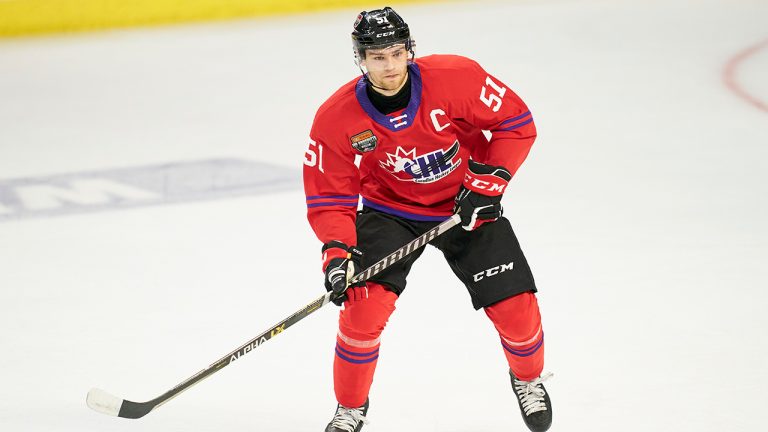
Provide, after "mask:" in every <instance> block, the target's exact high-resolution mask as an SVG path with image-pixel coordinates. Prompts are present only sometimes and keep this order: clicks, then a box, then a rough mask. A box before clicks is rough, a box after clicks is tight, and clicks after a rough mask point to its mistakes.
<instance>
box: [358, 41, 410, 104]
mask: <svg viewBox="0 0 768 432" xmlns="http://www.w3.org/2000/svg"><path fill="white" fill-rule="evenodd" d="M362 65H363V66H365V68H366V69H367V70H368V79H370V80H371V82H373V84H374V85H375V86H377V87H381V88H382V89H385V90H386V91H387V92H392V93H393V94H394V93H395V92H397V91H398V90H400V88H401V87H402V86H403V84H405V81H406V78H408V51H406V50H405V44H399V45H393V46H391V47H387V48H384V49H371V50H365V60H363V62H362Z"/></svg>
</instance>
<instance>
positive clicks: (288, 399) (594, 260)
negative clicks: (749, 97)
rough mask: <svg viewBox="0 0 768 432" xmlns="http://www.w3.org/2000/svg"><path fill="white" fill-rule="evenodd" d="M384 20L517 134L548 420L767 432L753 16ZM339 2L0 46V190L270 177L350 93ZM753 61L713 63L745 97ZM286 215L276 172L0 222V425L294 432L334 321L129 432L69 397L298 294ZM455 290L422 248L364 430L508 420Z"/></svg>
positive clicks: (313, 413) (443, 268)
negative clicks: (235, 174)
mask: <svg viewBox="0 0 768 432" xmlns="http://www.w3.org/2000/svg"><path fill="white" fill-rule="evenodd" d="M376 6H381V5H376ZM398 9H399V10H400V11H401V13H402V14H403V15H404V16H405V17H406V18H407V19H408V21H409V23H410V24H411V26H412V28H413V32H414V36H415V37H416V38H417V41H418V52H419V54H422V55H424V54H430V53H448V52H450V53H458V54H464V55H467V56H470V57H473V58H475V59H476V60H478V61H479V62H480V63H481V64H483V65H484V66H485V67H486V69H487V70H489V71H490V72H492V73H493V74H494V75H496V76H498V77H499V78H501V79H502V80H504V81H505V82H506V83H507V84H508V85H509V86H511V87H512V88H514V89H515V90H516V91H517V92H518V93H519V94H520V95H521V96H522V97H523V98H524V99H525V100H526V101H527V103H528V104H529V106H530V108H531V110H532V112H533V113H534V116H535V118H536V121H537V125H538V129H539V133H540V137H539V139H538V140H537V142H536V144H535V146H534V149H533V151H532V153H531V155H530V157H529V159H528V160H527V162H526V163H525V165H524V166H523V167H522V169H521V170H520V171H519V173H518V175H517V176H516V178H515V180H514V181H513V185H512V187H511V189H510V190H509V192H508V193H507V195H506V196H505V208H506V209H507V215H508V216H509V218H510V219H511V220H512V222H513V225H514V226H515V228H516V231H517V233H518V236H519V238H520V241H521V243H522V245H523V248H524V250H525V252H526V254H527V256H528V258H529V261H530V262H531V265H532V267H533V271H534V274H535V277H536V280H537V284H538V286H539V288H540V295H539V299H540V304H541V309H542V313H543V318H544V326H545V331H546V340H547V345H546V350H547V356H546V358H547V360H546V370H548V371H552V372H554V373H555V377H554V378H553V379H551V380H550V381H549V382H548V384H547V387H548V389H549V390H550V393H551V394H552V398H553V403H554V414H555V422H554V426H553V428H552V430H553V431H570V432H581V431H585V432H586V431H590V432H592V431H625V432H631V431H638V432H639V431H643V432H646V431H649V430H661V431H697V432H704V431H713V432H714V431H717V432H721V431H750V432H751V431H761V430H765V428H766V423H768V414H766V410H765V409H764V405H765V402H766V400H767V399H766V397H765V394H766V393H765V389H766V388H767V387H768V372H767V369H766V367H765V364H766V355H767V354H768V337H766V332H767V331H768V314H766V307H768V293H767V292H766V291H767V290H768V284H767V283H766V281H767V280H768V270H766V264H765V261H766V259H767V258H768V247H767V245H768V229H766V226H767V225H768V211H767V210H768V204H767V203H766V196H768V193H767V192H768V191H767V189H768V174H767V173H766V168H765V162H766V160H767V159H768V113H766V112H763V111H760V110H759V109H757V108H755V107H754V106H752V105H750V104H748V103H746V102H745V101H743V100H742V99H740V98H739V97H737V96H736V95H734V94H733V93H732V92H730V91H729V90H728V89H727V88H726V87H725V86H724V85H723V83H722V79H721V74H722V71H723V69H724V67H725V65H726V63H727V62H728V61H729V60H730V59H731V58H733V57H734V56H735V55H736V54H737V53H738V52H740V51H741V50H743V49H745V48H746V47H749V46H752V45H754V44H756V43H758V42H759V41H761V40H764V39H765V38H767V37H768V27H766V17H768V3H767V2H765V1H763V0H760V1H757V0H753V1H749V0H743V1H739V2H730V1H725V0H719V1H715V0H707V1H693V0H670V1H659V0H651V1H642V2H641V1H597V0H584V1H566V0H562V1H536V2H533V1H521V2H501V1H498V2H476V3H453V4H447V5H435V4H432V5H421V6H412V7H400V8H398ZM357 12H358V11H357V10H356V9H355V10H346V11H341V12H332V13H322V14H317V15H311V16H309V15H307V16H301V17H291V18H280V19H273V20H244V21H237V22H234V23H223V24H213V25H194V26H179V27H170V28H163V29H151V30H140V31H116V32H104V33H96V34H87V35H78V36H68V37H44V38H33V39H20V40H6V41H1V42H0V178H3V179H11V178H19V177H28V176H46V175H51V174H57V173H67V172H76V171H87V170H102V169H109V168H118V167H131V166H141V165H146V164H157V163H166V162H175V161H184V160H199V159H207V158H218V157H238V158H245V159H252V160H257V161H265V162H271V163H276V164H279V165H283V166H286V167H293V168H296V169H297V170H298V169H299V168H300V166H301V161H302V159H303V152H304V147H305V142H306V135H307V133H308V130H309V127H310V123H311V120H312V117H313V114H314V111H315V109H316V108H317V106H318V105H319V104H320V103H321V102H322V101H323V100H324V99H325V98H326V97H327V96H328V95H330V93H331V92H332V91H333V90H335V89H336V88H337V87H338V86H340V85H341V84H342V83H344V82H346V81H347V80H348V79H351V78H352V77H353V76H355V73H356V70H355V68H354V65H353V63H352V58H351V50H350V47H349V36H348V32H349V30H350V28H351V23H352V21H353V20H354V16H355V14H356V13H357ZM765 54H766V53H765V52H763V53H761V54H760V55H757V54H756V55H755V56H753V57H751V58H750V59H748V61H746V60H745V61H744V63H743V65H742V69H741V70H740V72H739V73H740V76H741V77H742V79H743V80H744V83H745V84H746V85H749V86H750V88H751V89H752V91H754V92H757V94H756V96H757V97H760V98H762V100H763V101H766V100H768V94H766V93H765V91H766V87H765V82H766V78H765V77H767V76H768V56H767V55H765ZM760 92H762V94H759V93H760ZM305 210H306V208H305V203H304V197H303V194H302V191H301V185H300V184H299V183H298V180H297V184H296V188H295V189H294V190H293V191H290V192H281V193H277V194H272V195H263V196H253V197H239V198H233V199H227V200H218V201H207V202H194V203H184V204H175V205H168V206H157V207H148V208H141V209H132V210H124V211H112V212H98V213H90V214H80V215H71V216H66V217H55V218H38V219H26V220H19V221H10V222H4V223H0V430H3V431H32V432H42V431H58V432H66V431H77V432H81V431H86V430H88V431H131V432H144V431H163V432H167V431H185V432H188V431H222V430H234V429H237V430H251V431H267V430H269V431H276V432H277V431H279V432H286V431H319V430H322V428H323V427H324V425H325V423H326V422H327V421H328V420H329V417H330V415H331V414H332V412H333V409H334V407H335V403H334V401H333V393H332V381H331V365H332V361H333V344H334V338H335V328H336V324H335V320H336V311H335V310H334V309H333V308H334V307H333V306H327V307H326V309H323V310H321V311H319V312H317V313H316V314H314V315H313V316H311V317H310V318H307V319H306V320H305V321H303V322H301V323H300V324H298V325H297V326H296V327H293V328H291V329H290V330H288V331H286V333H285V334H283V335H281V336H280V337H279V338H276V339H275V340H273V341H271V342H269V343H268V344H265V345H263V346H261V347H259V348H258V350H257V351H256V352H254V353H252V354H249V355H248V356H246V357H244V358H243V359H241V360H240V361H238V362H237V363H235V364H233V365H231V366H230V367H228V368H227V369H226V370H224V371H221V372H220V373H217V374H215V375H214V376H213V377H211V378H210V379H208V380H206V381H205V382H203V383H201V384H200V385H198V386H196V387H193V388H192V389H190V390H189V391H187V392H186V393H184V394H183V395H181V396H180V397H178V398H177V399H174V400H173V401H171V402H170V403H168V404H167V405H165V406H163V407H162V408H160V409H158V410H156V411H154V412H152V413H151V414H150V415H148V416H147V417H145V418H143V419H141V420H135V421H134V420H123V419H117V418H114V417H108V416H103V415H98V414H97V413H94V412H93V411H91V410H89V409H88V408H87V407H86V404H85V395H86V392H87V391H88V389H90V388H91V387H94V386H97V387H100V388H104V389H106V390H108V391H109V392H111V393H113V394H115V395H117V396H119V397H122V398H126V399H130V400H134V401H144V400H148V399H151V398H153V397H155V396H157V395H159V394H161V393H162V392H164V391H166V390H168V389H170V388H171V387H173V386H174V385H176V384H177V383H178V382H180V381H182V380H183V379H185V378H187V377H188V376H190V375H192V374H194V373H195V372H197V371H198V370H200V369H202V368H204V367H205V366H207V365H208V364H210V363H211V362H213V361H214V360H216V359H217V358H219V357H220V356H222V355H224V354H226V353H227V352H229V351H230V350H232V349H233V348H235V347H237V346H238V345H240V344H241V343H243V342H245V341H247V340H248V339H250V338H251V337H253V336H255V335H256V334H258V333H260V332H261V331H263V330H265V329H266V328H268V327H269V326H271V325H272V324H274V323H275V322H276V321H278V320H280V319H281V318H283V317H284V316H286V315H288V314H290V313H291V312H293V311H294V310H296V309H298V308H299V307H301V306H303V305H304V304H306V303H307V302H309V301H310V300H312V299H314V298H315V297H316V296H317V295H319V293H320V292H321V291H322V286H321V275H320V272H319V247H320V245H319V243H318V242H317V240H316V239H315V238H314V236H313V234H312V232H311V230H310V229H309V227H308V224H307V223H306V221H305V217H304V213H305ZM468 300H469V299H468V296H467V294H466V293H465V291H464V289H463V288H462V287H461V286H460V284H459V283H458V282H457V281H456V280H455V279H454V277H453V276H452V274H451V272H450V270H449V268H448V266H447V265H446V264H445V263H443V262H442V260H441V256H440V254H439V253H438V252H437V251H435V250H434V249H431V250H429V251H428V252H427V253H425V254H424V256H423V258H422V259H421V261H419V263H418V264H417V265H416V266H415V267H414V269H413V272H412V276H411V278H410V280H409V285H408V289H407V290H406V293H405V294H404V295H403V297H402V298H401V301H400V302H399V303H398V310H397V311H396V312H395V314H394V315H393V318H392V321H391V323H390V325H389V327H388V329H387V331H386V333H385V334H384V338H383V344H382V350H381V358H380V363H379V368H378V371H377V375H376V380H375V382H374V386H373V389H372V393H371V411H370V413H369V417H370V419H371V424H370V425H369V426H366V429H365V430H366V431H367V432H376V431H378V432H383V431H392V430H407V431H440V432H459V431H462V432H483V431H488V432H490V431H523V430H524V426H523V424H522V422H521V420H520V418H519V414H518V412H517V411H518V410H517V407H516V405H515V401H514V399H513V396H512V391H511V389H510V385H509V383H508V381H507V377H506V367H505V361H504V357H503V355H502V351H501V348H500V346H499V343H498V338H497V336H496V335H495V334H494V332H493V329H492V326H491V325H490V323H489V322H488V320H487V319H486V318H485V316H484V314H483V313H482V312H475V311H473V310H472V308H471V306H470V304H469V301H468Z"/></svg>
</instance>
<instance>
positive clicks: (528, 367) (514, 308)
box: [485, 292, 544, 381]
mask: <svg viewBox="0 0 768 432" xmlns="http://www.w3.org/2000/svg"><path fill="white" fill-rule="evenodd" d="M485 313H486V315H488V318H490V319H491V321H492V322H493V325H494V326H495V327H496V330H497V331H498V332H499V336H500V337H501V346H502V348H503V349H504V355H505V356H506V358H507V362H508V363H509V368H510V369H511V370H512V372H513V373H514V374H515V376H516V377H517V378H518V379H521V380H525V381H530V380H533V379H535V378H537V377H538V376H539V375H541V371H542V369H543V368H544V331H543V330H542V327H541V315H540V313H539V304H538V302H537V301H536V295H535V294H533V293H532V292H525V293H522V294H518V295H515V296H512V297H509V298H507V299H504V300H502V301H500V302H498V303H494V304H492V305H491V306H488V307H486V308H485Z"/></svg>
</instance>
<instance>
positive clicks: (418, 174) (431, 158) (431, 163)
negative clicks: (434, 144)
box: [379, 140, 461, 183]
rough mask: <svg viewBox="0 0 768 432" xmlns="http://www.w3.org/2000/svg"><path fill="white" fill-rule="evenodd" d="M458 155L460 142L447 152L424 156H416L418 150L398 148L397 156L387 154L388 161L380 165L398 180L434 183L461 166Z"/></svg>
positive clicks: (434, 152) (435, 152)
mask: <svg viewBox="0 0 768 432" xmlns="http://www.w3.org/2000/svg"><path fill="white" fill-rule="evenodd" d="M458 154H459V141H458V140H456V141H454V143H453V145H452V146H451V147H450V148H449V149H447V150H445V149H439V150H435V151H433V152H429V153H427V154H424V155H418V154H416V149H411V150H409V151H406V150H405V149H403V148H402V147H400V146H398V147H397V150H396V151H395V154H392V153H387V161H386V162H384V161H379V163H380V164H381V167H382V168H384V169H386V170H387V171H389V173H390V174H392V175H393V176H395V178H397V179H398V180H402V181H412V182H416V183H432V182H436V181H438V180H440V179H442V178H444V177H445V176H447V175H448V174H450V173H451V172H452V171H453V170H455V169H456V168H457V167H458V166H459V165H460V164H461V159H457V158H456V155H458Z"/></svg>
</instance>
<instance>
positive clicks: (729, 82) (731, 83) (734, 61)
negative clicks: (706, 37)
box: [723, 39, 768, 112]
mask: <svg viewBox="0 0 768 432" xmlns="http://www.w3.org/2000/svg"><path fill="white" fill-rule="evenodd" d="M764 48H768V39H766V40H764V41H762V42H760V43H758V44H756V45H753V46H751V47H749V48H747V49H745V50H743V51H741V52H740V53H738V54H736V55H735V56H734V57H733V58H731V59H730V60H728V63H726V65H725V69H723V81H724V82H725V85H726V87H728V89H730V90H731V91H732V92H734V93H736V95H737V96H739V97H741V98H742V99H744V100H746V101H747V102H749V103H750V104H751V105H753V106H755V107H756V108H757V109H759V110H762V111H765V112H768V103H766V102H763V101H762V100H760V99H759V98H757V97H755V96H754V95H751V94H749V92H747V91H746V90H744V88H743V87H742V86H741V84H739V81H738V78H737V76H736V72H737V70H738V69H739V66H741V64H742V63H744V60H746V59H748V58H749V57H752V56H753V55H755V54H756V53H757V52H758V51H760V50H762V49H764Z"/></svg>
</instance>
